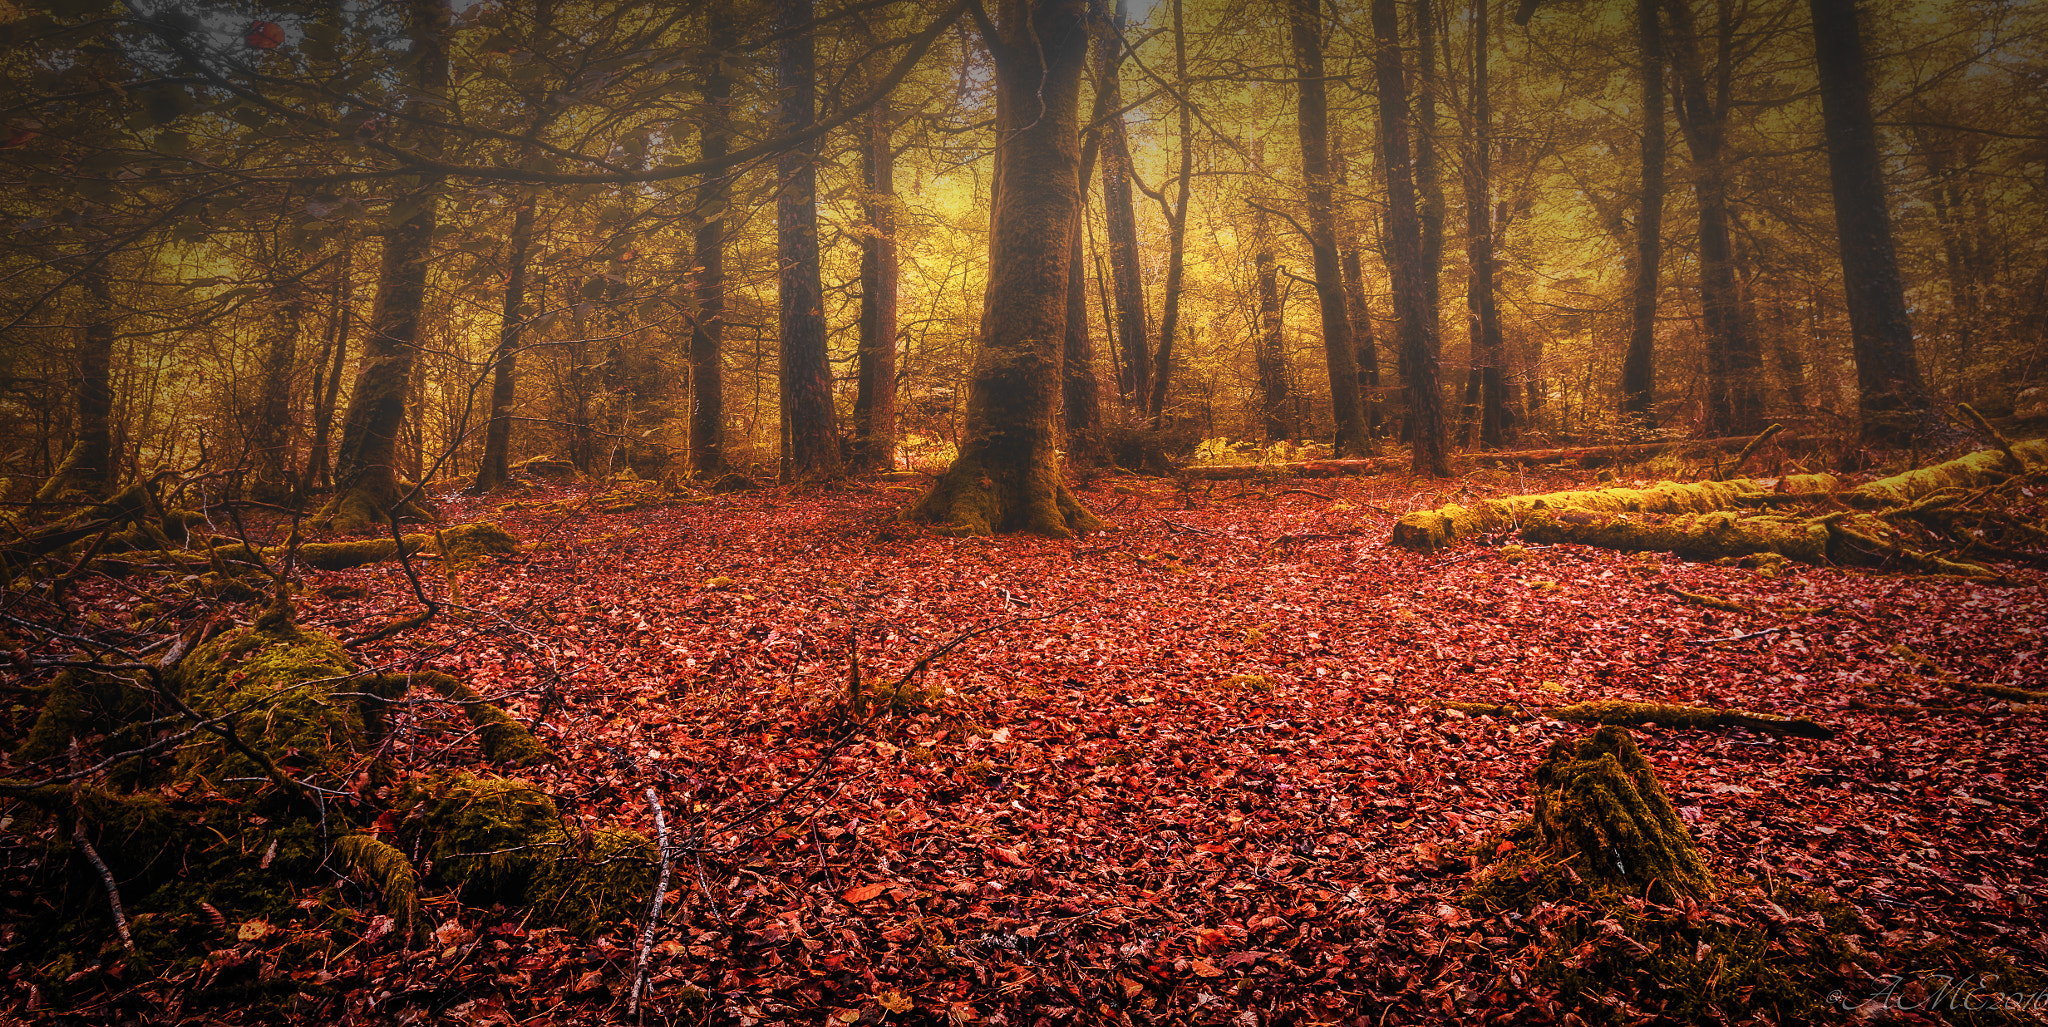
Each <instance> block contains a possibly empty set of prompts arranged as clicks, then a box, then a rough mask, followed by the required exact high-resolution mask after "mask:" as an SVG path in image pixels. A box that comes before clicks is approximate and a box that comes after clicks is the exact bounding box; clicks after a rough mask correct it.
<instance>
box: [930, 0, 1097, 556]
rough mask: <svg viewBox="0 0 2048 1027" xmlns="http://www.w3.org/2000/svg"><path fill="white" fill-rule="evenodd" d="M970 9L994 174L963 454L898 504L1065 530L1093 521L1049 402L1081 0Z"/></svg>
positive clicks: (1077, 200) (955, 522)
mask: <svg viewBox="0 0 2048 1027" xmlns="http://www.w3.org/2000/svg"><path fill="white" fill-rule="evenodd" d="M995 6H996V7H997V10H996V12H995V14H994V15H993V16H990V15H987V14H984V13H983V12H982V10H981V8H979V7H976V8H974V9H973V12H974V14H975V21H976V22H977V24H978V25H979V27H980V31H981V37H982V40H983V42H984V44H985V45H986V46H987V47H988V50H989V53H990V55H991V56H992V57H993V58H994V62H995V86H996V98H995V102H996V118H995V133H996V151H995V165H996V167H995V181H994V196H993V200H992V205H993V206H992V210H991V211H990V219H989V276H988V289H987V292H986V293H985V294H984V298H983V302H982V316H981V330H980V335H979V339H978V345H977V346H976V350H975V357H974V370H973V373H972V378H971V382H972V384H971V386H970V391H969V394H968V400H967V422H966V426H965V429H964V430H963V432H962V435H961V440H960V454H959V456H958V457H957V458H956V459H954V461H953V464H952V466H951V467H949V468H947V469H946V472H945V473H944V474H943V475H941V476H940V477H939V480H938V481H937V482H936V483H934V484H933V486H932V489H931V491H930V492H928V493H926V494H925V496H924V498H922V499H920V500H919V501H918V502H917V503H916V505H914V506H913V507H912V508H911V509H910V510H909V511H908V512H907V516H909V517H911V518H912V519H916V520H922V521H927V522H931V523H935V524H940V525H947V526H951V527H952V528H953V529H955V530H958V531H963V532H972V533H974V534H982V535H986V534H992V533H995V532H999V531H1027V532H1033V533H1037V534H1042V535H1049V536H1053V537H1056V538H1064V537H1067V536H1069V535H1071V534H1073V533H1074V532H1076V531H1088V530H1093V529H1095V528H1099V527H1101V526H1102V522H1101V521H1100V520H1098V519H1097V518H1096V517H1095V515H1094V514H1091V513H1089V512H1088V511H1087V510H1086V509H1085V508H1083V507H1082V506H1081V504H1080V502H1079V501H1078V500H1076V499H1075V498H1074V497H1073V494H1072V493H1071V492H1069V491H1068V489H1067V486H1066V483H1065V482H1064V481H1062V480H1061V478H1060V469H1059V460H1058V451H1057V446H1058V436H1057V435H1056V434H1055V432H1054V430H1053V423H1052V422H1053V418H1052V415H1053V410H1054V407H1055V403H1056V402H1057V400H1056V397H1057V395H1058V391H1057V390H1058V388H1059V382H1060V379H1061V375H1060V371H1061V366H1060V364H1061V356H1062V347H1063V345H1064V342H1065V336H1066V324H1067V261H1068V259H1069V257H1070V254H1071V253H1072V248H1073V236H1072V232H1073V224H1074V219H1075V218H1077V217H1079V216H1080V210H1081V188H1080V176H1079V172H1080V141H1079V133H1078V128H1079V126H1078V121H1079V104H1080V88H1081V71H1082V67H1083V65H1084V64H1085V63H1086V62H1087V51H1088V34H1087V24H1086V18H1087V5H1086V0H1002V2H1001V3H999V4H997V5H995Z"/></svg>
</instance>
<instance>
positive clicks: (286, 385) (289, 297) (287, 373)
mask: <svg viewBox="0 0 2048 1027" xmlns="http://www.w3.org/2000/svg"><path fill="white" fill-rule="evenodd" d="M280 234H281V233H280ZM279 249H280V259H279V260H278V262H277V267H276V268H275V269H274V271H275V274H276V280H275V281H274V282H273V284H272V286H271V292H270V295H271V300H272V302H273V303H275V304H276V310H275V312H274V313H273V314H272V316H271V320H270V323H269V324H267V325H266V326H265V327H264V337H263V342H262V343H261V344H260V346H259V349H260V350H261V353H262V357H261V360H262V366H261V368H260V370H258V372H257V381H258V388H259V389H260V390H261V391H260V392H259V393H258V396H257V400H256V422H255V424H254V425H253V426H252V430H251V431H250V433H249V484H248V488H249V494H250V495H252V496H254V497H256V498H257V499H261V500H265V501H276V500H281V499H284V498H286V497H288V496H290V495H291V492H292V476H291V467H290V465H291V462H292V460H291V457H292V437H291V430H292V411H291V402H292V362H293V359H294V358H295V357H296V356H297V353H298V342H299V326H300V325H301V324H302V323H304V321H305V317H306V307H307V305H308V304H309V303H310V297H308V296H307V294H306V283H305V280H304V278H303V277H302V275H301V271H300V268H299V261H298V258H297V255H296V249H295V248H292V246H291V244H290V243H288V242H285V241H283V240H282V239H280V240H279Z"/></svg>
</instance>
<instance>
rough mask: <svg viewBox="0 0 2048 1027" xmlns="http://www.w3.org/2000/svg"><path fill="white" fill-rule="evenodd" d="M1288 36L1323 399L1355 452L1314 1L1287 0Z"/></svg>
mask: <svg viewBox="0 0 2048 1027" xmlns="http://www.w3.org/2000/svg"><path fill="white" fill-rule="evenodd" d="M1287 28H1288V38H1289V40H1290V41H1291V42H1292V44H1293V50H1294V70H1295V75H1296V77H1297V79H1298V80H1299V82H1300V88H1299V96H1298V98H1297V101H1296V108H1295V110H1296V114H1295V125H1296V127H1297V130H1298V134H1299V136H1300V139H1301V178H1302V195H1303V198H1304V199H1305V200H1306V201H1307V206H1308V231H1309V252H1310V254H1311V256H1312V258H1313V260H1314V264H1315V283H1316V300H1317V306H1318V309H1319V310H1320V311H1321V312H1322V317H1323V355H1324V360H1325V362H1326V363H1327V364H1328V366H1329V371H1330V403H1331V406H1332V409H1333V412H1334V415H1335V419H1336V428H1337V434H1336V439H1335V446H1334V449H1335V452H1336V454H1337V455H1339V456H1361V455H1363V454H1365V453H1366V452H1367V451H1368V450H1369V449H1370V448H1371V442H1370V441H1369V440H1368V439H1367V438H1366V434H1365V415H1364V412H1363V410H1362V409H1361V408H1360V406H1359V400H1358V364H1357V354H1356V353H1354V352H1353V350H1352V343H1351V315H1350V312H1349V311H1348V310H1347V309H1346V306H1345V302H1344V272H1343V268H1342V265H1341V263H1340V260H1339V257H1338V254H1337V208H1336V200H1335V197H1334V195H1333V189H1334V187H1335V184H1336V177H1337V175H1336V168H1335V167H1334V166H1333V165H1332V163H1331V160H1330V107H1329V96H1328V93H1329V90H1328V86H1327V83H1326V82H1325V81H1324V75H1323V14H1322V3H1321V0H1288V7H1287Z"/></svg>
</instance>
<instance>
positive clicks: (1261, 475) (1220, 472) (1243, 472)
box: [1176, 456, 1408, 481]
mask: <svg viewBox="0 0 2048 1027" xmlns="http://www.w3.org/2000/svg"><path fill="white" fill-rule="evenodd" d="M1407 466H1408V459H1407V458H1406V457H1391V456H1384V457H1361V458H1358V459H1355V460H1296V461H1290V462H1286V463H1265V464H1201V465H1198V466H1193V467H1183V468H1181V469H1180V470H1179V471H1178V472H1176V473H1179V474H1183V475H1186V476H1187V477H1190V478H1193V479H1195V480H1196V481H1257V480H1260V479H1278V478H1343V477H1362V476H1365V475H1369V474H1382V473H1385V472H1387V471H1394V470H1399V469H1401V468H1403V467H1407Z"/></svg>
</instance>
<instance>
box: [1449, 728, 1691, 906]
mask: <svg viewBox="0 0 2048 1027" xmlns="http://www.w3.org/2000/svg"><path fill="white" fill-rule="evenodd" d="M1531 791H1532V794H1533V796H1534V811H1533V814H1532V815H1531V817H1530V821H1529V824H1528V827H1527V828H1525V829H1524V831H1523V833H1522V840H1520V841H1516V840H1515V839H1513V838H1512V837H1511V838H1510V839H1509V841H1510V842H1512V843H1513V844H1514V848H1513V850H1512V852H1510V853H1507V854H1505V858H1502V859H1501V860H1500V861H1499V862H1496V863H1494V864H1493V865H1492V866H1489V867H1487V868H1486V869H1485V870H1484V871H1482V872H1481V874H1480V876H1479V879H1478V880H1477V881H1476V882H1475V883H1474V885H1473V887H1472V889H1471V891H1470V892H1468V893H1467V902H1468V903H1469V904H1472V905H1476V906H1480V907H1484V908H1491V909H1499V908H1524V907H1527V906H1529V905H1532V904H1533V902H1534V901H1536V900H1540V899H1555V898H1558V897H1561V896H1562V895H1564V894H1566V893H1568V892H1571V891H1574V890H1576V888H1577V887H1590V888H1591V889H1592V890H1593V891H1595V892H1612V893H1617V894H1624V895H1636V896H1643V897H1648V898H1652V899H1656V900H1658V901H1663V902H1667V903H1668V902H1673V901H1676V900H1678V899H1680V898H1685V899H1690V900H1693V901H1702V900H1705V899H1707V898H1709V897H1711V896H1712V895H1713V894H1714V891H1715V887H1714V881H1713V877H1712V875H1710V874H1709V873H1708V872H1707V866H1706V863H1705V862H1704V861H1702V860H1701V859H1700V855H1699V850H1698V849H1696V848H1695V847H1694V846H1693V840H1692V833H1691V832H1690V831H1689V830H1688V829H1687V828H1686V826H1685V822H1684V821H1683V820H1681V819H1680V818H1679V816H1678V811H1677V810H1675V809H1673V808H1672V806H1671V800H1670V799H1669V798H1668V797H1667V796H1665V794H1664V788H1663V786H1662V785H1660V784H1658V783H1657V774H1656V771H1655V770H1654V769H1652V768H1651V766H1650V764H1649V761H1648V760H1645V759H1644V758H1643V756H1642V753H1640V752H1638V751H1637V749H1636V743H1635V738H1634V736H1632V735H1630V734H1629V733H1628V731H1627V730H1625V729H1623V728H1619V727H1614V726H1608V727H1603V728H1601V729H1600V730H1598V731H1595V732H1594V733H1593V734H1591V735H1589V736H1586V737H1584V738H1579V739H1564V740H1561V741H1559V742H1557V743H1556V744H1554V745H1552V746H1551V747H1550V752H1549V754H1548V755H1546V756H1545V757H1544V760H1543V762H1542V763H1541V764H1539V765H1538V766H1537V768H1536V778H1535V783H1534V787H1533V788H1532V789H1531Z"/></svg>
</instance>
